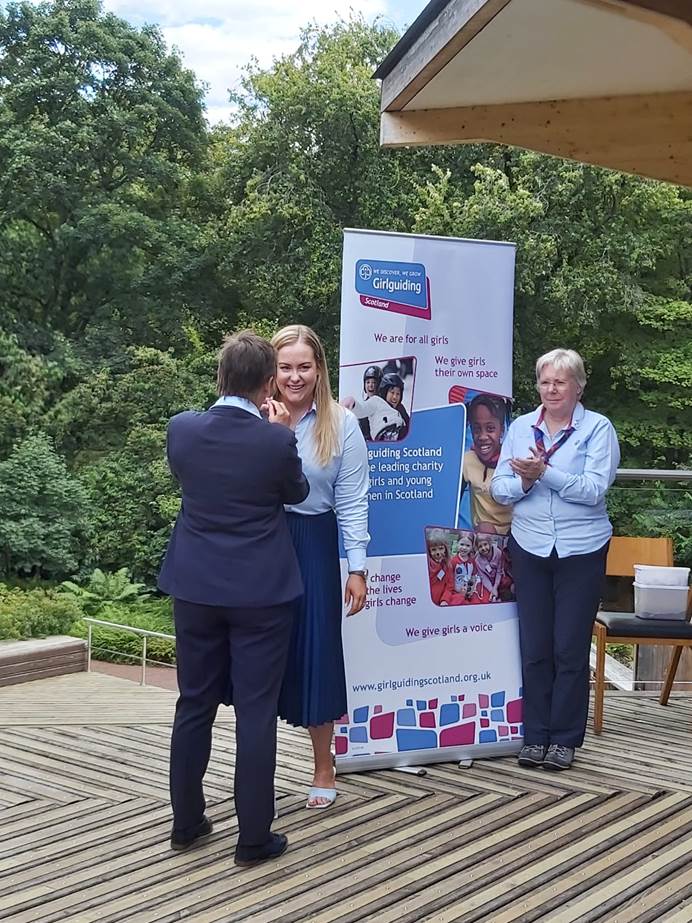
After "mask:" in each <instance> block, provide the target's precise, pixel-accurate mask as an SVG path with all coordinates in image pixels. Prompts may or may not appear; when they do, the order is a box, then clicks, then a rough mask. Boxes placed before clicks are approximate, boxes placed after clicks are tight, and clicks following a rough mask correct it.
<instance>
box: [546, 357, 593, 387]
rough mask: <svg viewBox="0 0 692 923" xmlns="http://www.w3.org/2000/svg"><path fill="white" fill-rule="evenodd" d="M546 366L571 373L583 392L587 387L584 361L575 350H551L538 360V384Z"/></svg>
mask: <svg viewBox="0 0 692 923" xmlns="http://www.w3.org/2000/svg"><path fill="white" fill-rule="evenodd" d="M546 365H552V366H553V367H554V368H555V370H556V371H558V372H569V374H570V375H571V376H572V377H573V378H574V380H575V381H576V382H577V384H578V385H579V387H580V388H581V390H582V391H583V390H584V388H585V387H586V371H585V370H584V360H583V359H582V357H581V356H580V355H579V353H578V352H577V351H576V350H574V349H551V350H550V352H548V353H543V355H542V356H540V357H539V358H538V359H537V360H536V383H538V381H539V379H540V377H541V372H542V371H543V369H544V368H545V367H546Z"/></svg>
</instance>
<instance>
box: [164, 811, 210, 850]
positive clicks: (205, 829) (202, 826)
mask: <svg viewBox="0 0 692 923" xmlns="http://www.w3.org/2000/svg"><path fill="white" fill-rule="evenodd" d="M213 831H214V825H213V824H212V822H211V821H210V820H209V818H208V817H203V818H202V820H201V821H200V823H199V824H198V826H197V828H196V829H195V831H194V832H193V833H191V834H190V833H188V834H186V835H185V836H183V835H182V834H181V833H176V832H175V830H173V832H172V833H171V849H174V850H175V851H176V852H184V851H185V850H186V849H189V848H190V847H191V846H197V845H198V844H200V843H203V842H205V841H206V840H207V838H208V837H210V836H211V835H212V833H213Z"/></svg>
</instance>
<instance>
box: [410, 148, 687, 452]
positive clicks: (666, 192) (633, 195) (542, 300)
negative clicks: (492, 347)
mask: <svg viewBox="0 0 692 923" xmlns="http://www.w3.org/2000/svg"><path fill="white" fill-rule="evenodd" d="M488 160H489V162H486V163H485V164H478V165H476V166H474V167H473V171H472V172H473V174H474V175H475V183H474V187H473V190H472V191H471V192H470V194H469V192H468V189H467V186H466V180H465V178H464V177H463V176H461V177H457V175H456V174H455V173H454V172H452V171H451V170H442V169H439V168H438V169H434V170H433V176H432V177H431V178H430V180H429V181H428V182H427V183H425V184H423V185H422V186H421V187H420V189H419V192H420V199H421V205H420V208H419V211H418V213H417V216H416V223H415V230H417V231H420V232H423V233H428V234H448V235H456V236H460V237H473V238H488V239H496V240H513V241H515V242H516V243H517V280H516V298H515V338H514V340H515V357H514V358H515V384H516V392H517V398H518V405H519V408H520V409H522V410H524V409H528V408H529V407H531V406H533V405H535V403H536V395H535V391H534V387H533V385H534V380H535V379H534V375H533V363H534V362H535V359H536V358H537V356H538V355H540V354H541V353H542V352H544V351H546V350H548V349H550V348H552V347H554V346H556V345H564V346H570V347H573V348H575V349H577V350H579V352H581V353H582V354H583V355H584V357H585V359H586V361H587V364H588V366H589V385H588V389H587V400H588V403H589V405H590V406H591V407H593V408H594V409H596V410H600V411H602V412H604V413H606V414H608V416H610V417H611V418H612V420H613V422H614V423H615V426H616V428H617V430H618V433H619V436H620V439H621V442H622V447H623V462H624V464H625V465H630V466H637V465H640V466H645V467H648V466H652V467H655V466H663V467H674V466H676V465H679V466H688V467H689V465H690V460H691V453H692V389H691V388H690V381H692V305H690V301H689V299H690V275H689V268H690V267H689V254H690V252H692V199H690V197H689V196H688V195H687V194H686V193H685V192H684V191H683V190H680V189H678V188H676V187H674V186H670V185H667V184H664V183H656V182H653V181H647V180H641V179H637V178H635V177H631V176H624V175H622V174H619V173H613V172H610V171H606V170H599V169H595V168H592V167H587V166H583V165H580V164H575V163H571V162H565V161H559V160H556V159H554V158H550V157H543V156H541V155H538V154H532V153H528V152H524V151H504V152H502V153H499V151H498V150H497V149H494V152H493V150H492V149H491V151H490V157H489V158H488ZM493 161H494V162H493Z"/></svg>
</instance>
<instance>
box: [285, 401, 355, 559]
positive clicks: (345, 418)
mask: <svg viewBox="0 0 692 923" xmlns="http://www.w3.org/2000/svg"><path fill="white" fill-rule="evenodd" d="M339 414H340V418H341V419H340V426H341V432H340V434H339V446H340V449H339V454H338V455H336V456H335V457H334V458H333V459H332V460H331V461H330V462H329V464H328V465H326V466H323V465H320V464H319V463H318V462H317V459H316V458H315V446H314V438H315V435H314V434H315V423H316V421H317V412H316V408H315V406H314V405H313V407H312V409H311V410H309V411H308V412H307V413H306V414H305V416H304V417H303V418H302V419H301V420H300V422H299V423H298V425H297V426H296V429H295V432H296V440H297V441H298V454H299V455H300V458H301V461H302V462H303V472H304V474H305V477H306V478H307V479H308V482H309V484H310V494H309V495H308V498H307V500H305V501H304V502H303V503H301V504H299V505H298V506H287V507H286V510H287V511H288V512H289V513H301V514H302V515H304V516H317V515H318V514H320V513H326V512H328V511H329V510H334V511H335V513H336V518H337V521H338V523H339V529H340V530H341V538H342V540H343V543H344V550H345V551H346V557H347V559H348V569H349V571H354V570H365V561H366V556H367V548H368V542H369V541H370V536H369V534H368V489H369V487H370V476H369V462H368V449H367V446H366V445H365V440H364V439H363V434H362V432H361V430H360V426H359V425H358V420H357V419H356V418H355V416H354V415H353V414H352V413H350V411H348V410H345V409H344V408H343V407H340V408H339Z"/></svg>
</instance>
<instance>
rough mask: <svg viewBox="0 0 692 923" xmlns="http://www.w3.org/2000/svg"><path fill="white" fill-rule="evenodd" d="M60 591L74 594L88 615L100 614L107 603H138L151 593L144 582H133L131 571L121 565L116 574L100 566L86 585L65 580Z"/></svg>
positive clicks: (70, 594)
mask: <svg viewBox="0 0 692 923" xmlns="http://www.w3.org/2000/svg"><path fill="white" fill-rule="evenodd" d="M58 589H59V591H60V592H62V593H65V594H67V595H68V596H72V597H73V598H74V599H75V600H76V601H77V602H78V603H79V604H80V605H81V607H82V608H83V609H84V612H85V614H86V615H93V616H95V615H98V614H99V613H100V611H101V610H102V609H103V607H104V606H105V605H106V604H107V603H136V602H140V601H141V600H143V599H146V597H147V596H148V595H149V591H148V590H147V589H146V587H145V585H144V584H143V583H132V582H131V580H130V572H129V571H128V569H127V568H126V567H121V568H120V570H118V571H116V572H115V573H114V574H109V573H104V572H103V571H102V570H101V569H100V568H98V567H97V568H96V570H95V571H94V572H93V573H92V575H91V576H90V577H89V579H88V580H87V582H86V584H85V585H84V586H81V585H80V584H78V583H75V582H74V581H72V580H63V582H62V583H61V584H60V587H59V588H58Z"/></svg>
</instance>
